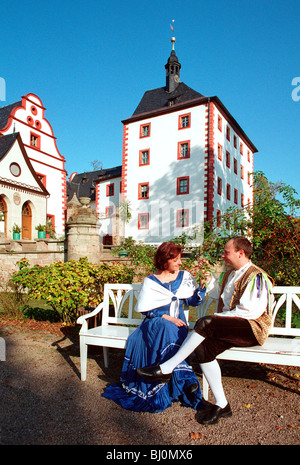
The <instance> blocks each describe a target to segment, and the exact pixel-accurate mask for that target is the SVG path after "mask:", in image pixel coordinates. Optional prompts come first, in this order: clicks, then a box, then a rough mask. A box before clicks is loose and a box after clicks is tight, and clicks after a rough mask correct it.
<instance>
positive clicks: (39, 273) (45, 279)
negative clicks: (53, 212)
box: [12, 258, 133, 323]
mask: <svg viewBox="0 0 300 465" xmlns="http://www.w3.org/2000/svg"><path fill="white" fill-rule="evenodd" d="M18 266H19V271H17V272H15V273H14V275H13V276H12V282H13V283H14V284H15V286H16V287H17V289H18V292H19V293H24V291H26V292H27V295H28V297H30V298H31V299H37V300H40V299H41V300H46V301H47V302H48V303H49V305H50V306H51V307H52V308H53V309H55V310H57V311H58V312H59V313H60V315H61V317H62V319H63V321H65V322H66V323H74V321H75V320H76V318H77V316H78V310H79V308H80V307H95V306H97V305H98V304H99V303H100V302H101V301H102V300H103V290H104V284H105V283H108V282H110V283H131V282H132V279H133V269H132V268H131V267H128V266H124V265H122V264H113V265H108V264H101V265H94V264H91V263H89V262H88V260H87V258H81V259H79V260H78V261H75V260H71V261H69V262H66V263H62V262H55V263H52V264H51V265H48V266H44V267H41V266H39V265H34V266H33V267H29V263H28V261H27V260H25V259H22V260H20V261H19V262H18Z"/></svg>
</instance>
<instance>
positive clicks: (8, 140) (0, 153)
mask: <svg viewBox="0 0 300 465" xmlns="http://www.w3.org/2000/svg"><path fill="white" fill-rule="evenodd" d="M18 134H19V133H18V132H14V133H12V134H7V135H6V136H0V160H2V158H3V157H4V156H5V155H6V154H7V152H8V151H9V149H10V148H11V147H12V146H13V144H14V143H15V141H16V139H17V138H18Z"/></svg>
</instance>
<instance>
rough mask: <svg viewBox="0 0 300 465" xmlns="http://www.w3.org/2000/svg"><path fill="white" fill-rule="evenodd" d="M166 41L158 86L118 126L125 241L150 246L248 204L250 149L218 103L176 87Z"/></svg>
mask: <svg viewBox="0 0 300 465" xmlns="http://www.w3.org/2000/svg"><path fill="white" fill-rule="evenodd" d="M174 45H175V39H174V38H172V51H171V55H170V57H169V59H168V61H167V64H166V65H165V69H166V85H165V86H164V87H160V88H158V89H153V90H148V91H146V92H145V94H144V96H143V98H142V100H141V101H140V103H139V104H138V106H137V108H136V110H135V112H134V113H133V115H132V116H131V117H130V118H127V119H126V120H124V121H123V125H124V127H123V134H124V136H123V160H122V183H121V191H122V196H123V198H126V199H127V201H128V202H129V205H130V207H131V212H132V219H131V221H130V222H129V223H128V224H126V226H125V236H126V237H127V236H132V237H133V238H134V239H136V240H141V241H143V242H152V243H158V242H162V241H164V240H167V239H169V238H172V237H175V236H178V235H180V234H182V233H183V232H185V231H190V230H191V228H193V227H194V226H196V225H201V224H203V221H204V220H212V219H213V218H214V217H218V216H219V215H221V214H222V213H223V212H225V211H226V210H227V209H228V208H229V207H230V206H238V207H243V206H244V205H245V204H246V203H249V202H252V199H253V192H252V187H251V184H252V179H251V173H252V172H253V154H254V153H255V152H257V149H256V148H255V146H254V145H253V143H252V142H251V141H250V139H249V138H248V137H247V135H246V134H245V132H244V131H243V130H242V128H241V127H240V126H239V124H238V123H237V121H236V120H235V119H234V118H233V116H232V115H231V114H230V113H229V111H228V110H227V109H226V107H225V106H224V105H223V103H222V102H221V101H220V100H219V98H218V97H215V96H214V97H206V96H204V95H202V94H200V93H199V92H197V91H195V90H193V89H191V88H190V87H188V86H187V85H186V84H185V83H183V82H180V70H181V64H180V63H179V61H178V58H177V56H176V54H175V47H174Z"/></svg>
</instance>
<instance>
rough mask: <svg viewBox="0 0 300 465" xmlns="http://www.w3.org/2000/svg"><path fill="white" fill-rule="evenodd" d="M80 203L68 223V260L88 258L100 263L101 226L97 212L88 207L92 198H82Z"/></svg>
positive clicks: (90, 260) (92, 261)
mask: <svg viewBox="0 0 300 465" xmlns="http://www.w3.org/2000/svg"><path fill="white" fill-rule="evenodd" d="M79 202H80V204H81V206H80V207H77V208H76V211H74V213H73V214H72V216H70V218H69V219H68V220H67V222H66V229H67V248H68V252H67V260H68V261H69V260H79V258H83V257H87V259H88V261H89V262H91V263H99V262H100V256H101V249H100V235H99V230H100V227H101V225H100V224H99V220H98V218H97V216H96V214H95V212H94V211H93V210H92V209H91V208H90V207H89V206H88V204H89V203H90V198H89V197H80V198H79Z"/></svg>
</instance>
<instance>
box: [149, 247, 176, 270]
mask: <svg viewBox="0 0 300 465" xmlns="http://www.w3.org/2000/svg"><path fill="white" fill-rule="evenodd" d="M181 252H182V247H181V246H180V245H177V244H174V242H163V243H162V244H161V245H160V246H159V247H158V249H157V251H156V253H155V255H154V266H155V267H156V268H157V269H158V270H161V271H163V270H165V269H166V264H167V261H168V260H170V259H172V258H175V257H177V256H178V255H180V254H181Z"/></svg>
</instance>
